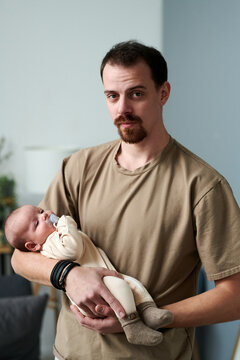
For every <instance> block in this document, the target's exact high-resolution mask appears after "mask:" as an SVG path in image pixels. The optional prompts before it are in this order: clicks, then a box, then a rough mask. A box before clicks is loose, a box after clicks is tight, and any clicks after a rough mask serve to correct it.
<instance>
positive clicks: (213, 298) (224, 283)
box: [163, 273, 240, 327]
mask: <svg viewBox="0 0 240 360" xmlns="http://www.w3.org/2000/svg"><path fill="white" fill-rule="evenodd" d="M239 288H240V273H238V274H235V275H232V276H230V277H228V278H225V279H222V280H218V281H216V287H215V288H214V289H211V290H209V291H206V292H204V293H202V294H199V295H196V296H194V297H191V298H188V299H185V300H183V301H179V302H177V303H174V304H170V305H167V306H164V307H163V308H165V309H168V310H169V311H172V312H173V314H174V322H173V323H172V324H171V325H169V326H168V327H195V326H202V325H210V324H215V323H220V322H226V321H234V320H238V319H240V292H239Z"/></svg>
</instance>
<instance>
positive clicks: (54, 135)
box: [0, 0, 162, 359]
mask: <svg viewBox="0 0 240 360" xmlns="http://www.w3.org/2000/svg"><path fill="white" fill-rule="evenodd" d="M129 39H137V40H139V41H142V42H145V43H147V44H150V45H152V46H155V47H157V48H159V49H161V46H162V0H149V1H146V0H121V1H120V2H119V1H112V0H87V1H84V0H68V1H66V0H0V136H3V135H4V136H5V137H6V138H7V141H8V147H9V149H11V150H13V151H14V155H13V157H12V158H11V160H10V161H9V162H8V164H6V165H5V167H1V168H0V174H2V173H4V172H5V171H6V172H9V173H13V175H14V176H15V177H16V180H17V185H18V198H19V203H20V204H23V203H36V204H37V203H38V200H40V197H38V196H33V195H29V194H28V193H27V191H26V186H25V184H26V182H25V177H24V173H25V157H24V151H23V148H24V147H25V146H31V145H45V146H48V145H58V146H59V145H61V146H71V145H72V146H74V147H75V146H76V147H85V146H90V145H95V144H99V143H102V142H104V141H108V140H112V139H114V138H116V137H117V132H116V130H115V127H114V126H113V125H112V120H111V119H110V116H109V115H108V112H107V109H106V106H105V99H104V95H103V89H102V84H101V80H100V76H99V66H100V63H101V60H102V58H103V56H104V55H105V53H106V51H108V50H109V49H110V47H111V46H112V45H113V44H115V43H117V42H119V41H124V40H129ZM43 171H44V170H43ZM50 312H51V310H49V309H48V310H47V313H46V316H45V318H44V324H43V331H42V353H43V356H45V357H44V359H47V358H46V356H47V355H48V354H51V353H52V343H53V341H54V334H53V333H52V325H53V323H52V321H51V316H52V313H50ZM49 356H50V355H49ZM49 358H50V359H52V356H51V357H49ZM49 358H48V359H49Z"/></svg>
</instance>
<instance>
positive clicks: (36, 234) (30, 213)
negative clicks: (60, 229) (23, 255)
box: [20, 205, 56, 245]
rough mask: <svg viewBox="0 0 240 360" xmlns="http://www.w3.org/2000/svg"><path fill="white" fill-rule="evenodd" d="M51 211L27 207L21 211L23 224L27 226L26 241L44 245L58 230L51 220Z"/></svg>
mask: <svg viewBox="0 0 240 360" xmlns="http://www.w3.org/2000/svg"><path fill="white" fill-rule="evenodd" d="M50 214H51V211H44V210H43V209H41V208H38V207H35V206H31V205H26V206H24V207H23V209H22V211H21V215H20V216H21V222H22V224H25V231H24V237H25V239H26V241H32V242H34V243H35V244H39V245H42V244H43V243H44V242H45V241H46V239H47V237H48V236H49V235H50V234H52V233H53V232H54V231H55V230H56V229H55V227H54V226H53V224H52V223H51V222H50V220H49V215H50Z"/></svg>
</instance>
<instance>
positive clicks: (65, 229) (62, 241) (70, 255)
mask: <svg viewBox="0 0 240 360" xmlns="http://www.w3.org/2000/svg"><path fill="white" fill-rule="evenodd" d="M84 237H86V235H85V234H83V233H82V232H80V231H79V230H78V229H77V224H76V222H75V221H74V220H73V219H72V218H71V217H70V216H61V217H60V219H59V221H58V223H57V227H56V231H55V232H54V233H52V234H51V235H50V236H49V237H48V239H47V240H46V242H45V243H44V244H43V246H42V250H41V253H42V255H44V256H47V257H49V258H53V259H61V260H72V261H74V260H76V259H77V258H79V257H81V256H82V254H83V253H84V247H85V245H84Z"/></svg>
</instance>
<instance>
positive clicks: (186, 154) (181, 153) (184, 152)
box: [173, 139, 223, 179]
mask: <svg viewBox="0 0 240 360" xmlns="http://www.w3.org/2000/svg"><path fill="white" fill-rule="evenodd" d="M173 143H174V148H175V152H176V154H177V156H176V160H177V161H179V160H180V161H181V162H182V165H183V166H184V167H187V168H188V169H189V170H192V171H193V170H195V171H196V172H199V173H204V174H208V175H209V176H210V177H217V178H219V179H222V178H223V176H222V175H221V174H220V173H219V172H218V171H217V170H216V169H215V168H214V167H213V166H211V165H210V164H209V163H208V162H207V161H205V160H204V159H202V158H201V157H200V156H198V155H196V154H195V153H193V152H192V151H191V150H189V149H188V148H186V147H185V146H183V145H182V144H180V143H179V142H178V141H176V140H175V139H174V140H173Z"/></svg>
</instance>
